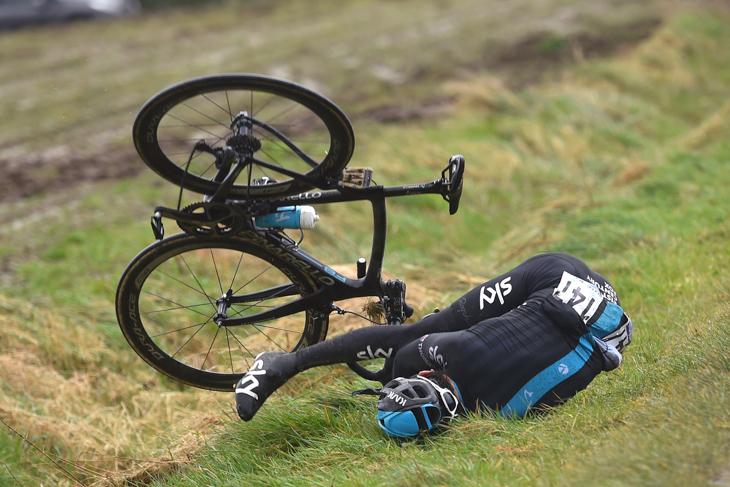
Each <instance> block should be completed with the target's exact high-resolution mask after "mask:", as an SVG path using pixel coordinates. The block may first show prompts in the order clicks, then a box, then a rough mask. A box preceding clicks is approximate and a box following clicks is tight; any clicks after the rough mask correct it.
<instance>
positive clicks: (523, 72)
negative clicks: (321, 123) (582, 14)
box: [0, 19, 661, 203]
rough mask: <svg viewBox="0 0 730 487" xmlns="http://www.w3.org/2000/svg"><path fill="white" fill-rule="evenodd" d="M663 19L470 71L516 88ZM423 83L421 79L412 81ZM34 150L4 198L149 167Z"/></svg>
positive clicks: (631, 40)
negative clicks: (498, 78)
mask: <svg viewBox="0 0 730 487" xmlns="http://www.w3.org/2000/svg"><path fill="white" fill-rule="evenodd" d="M660 25H661V21H660V20H659V19H655V20H650V21H644V22H642V23H640V24H635V25H630V26H625V27H624V28H623V29H622V31H623V32H612V33H611V37H610V38H605V37H600V36H591V35H585V34H583V35H579V36H576V37H575V38H573V39H570V40H568V41H564V42H563V43H562V44H560V45H556V46H553V47H551V49H550V50H549V51H547V52H546V50H545V49H544V45H545V42H546V38H544V37H540V36H533V37H529V38H525V39H523V40H522V41H521V42H519V43H517V44H515V45H513V46H509V47H507V48H503V49H501V50H499V51H498V52H497V54H495V55H494V56H493V57H491V58H488V59H483V60H480V61H479V62H477V63H475V64H474V65H472V66H465V67H464V68H465V69H466V70H468V71H474V72H477V71H483V70H489V72H490V73H496V74H499V75H500V76H502V77H504V78H505V79H506V80H507V84H508V85H509V86H511V87H513V88H517V89H518V88H522V87H525V86H527V85H530V84H532V83H534V82H536V81H537V80H539V79H540V78H541V77H543V76H544V75H545V73H551V74H552V75H556V74H557V73H559V70H560V68H561V67H565V66H568V65H571V64H574V63H576V62H580V61H583V60H585V59H595V58H598V57H603V56H608V55H612V54H615V53H616V52H617V51H620V50H622V49H627V48H630V47H631V46H633V45H635V44H636V43H638V42H640V41H641V40H643V39H645V38H647V37H649V36H650V35H651V34H652V33H653V32H654V31H655V30H656V29H657V28H658V27H659V26H660ZM411 82H412V83H418V80H411ZM446 105H448V100H433V101H432V103H431V104H430V105H429V106H427V107H422V108H421V109H418V110H409V109H405V108H404V107H401V106H397V105H390V106H382V107H379V108H377V109H375V110H371V111H369V112H367V113H361V114H350V116H351V118H353V120H357V119H363V118H368V119H375V120H381V121H383V122H401V121H406V120H412V119H416V118H420V117H424V116H433V115H434V113H438V111H440V110H441V109H442V108H443V107H444V106H446ZM56 152H57V153H54V152H53V151H46V152H44V153H31V154H28V155H23V156H19V157H13V158H12V159H10V160H0V171H1V172H2V173H3V174H4V176H5V177H3V178H0V203H9V202H13V201H18V200H20V199H23V198H26V197H28V196H32V195H34V194H40V193H48V192H54V191H59V190H67V189H68V188H70V187H73V186H74V185H76V184H77V183H79V182H82V181H87V182H88V181H98V180H103V179H113V178H123V177H131V176H134V175H135V174H138V173H139V172H141V171H143V170H146V168H145V166H144V164H143V163H142V161H141V160H140V158H139V157H138V155H137V153H136V151H135V150H134V147H133V146H132V144H131V143H130V144H129V145H126V146H117V147H110V146H108V145H106V146H105V145H102V146H100V147H99V149H98V150H97V152H96V153H95V154H94V155H91V156H87V155H84V156H82V155H80V154H76V153H74V152H73V151H68V150H61V151H56Z"/></svg>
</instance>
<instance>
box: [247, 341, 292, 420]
mask: <svg viewBox="0 0 730 487" xmlns="http://www.w3.org/2000/svg"><path fill="white" fill-rule="evenodd" d="M285 357H286V358H285ZM287 358H290V359H291V360H287ZM293 362H294V360H293V356H289V354H287V353H285V352H261V353H260V354H258V355H257V356H256V359H255V360H254V363H253V365H252V366H251V369H249V371H248V372H247V373H246V375H244V376H243V377H241V380H239V381H238V384H236V406H237V408H236V409H237V411H238V415H239V416H240V417H241V419H242V420H244V421H250V420H251V418H253V417H254V415H255V414H256V412H257V411H258V410H259V408H260V407H261V405H262V404H263V403H264V401H266V399H267V398H268V397H269V396H270V395H271V394H273V392H274V391H275V390H277V389H278V388H279V387H281V386H282V385H284V383H285V382H286V381H287V380H289V379H290V378H291V377H292V376H293V375H294V367H293ZM287 365H289V367H287ZM287 369H289V370H287Z"/></svg>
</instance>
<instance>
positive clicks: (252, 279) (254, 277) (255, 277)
mask: <svg viewBox="0 0 730 487" xmlns="http://www.w3.org/2000/svg"><path fill="white" fill-rule="evenodd" d="M241 257H243V254H241ZM272 267H273V266H272V265H270V264H269V267H267V268H266V269H264V270H262V271H261V272H259V273H258V274H256V275H255V276H253V277H252V278H251V279H249V280H248V281H247V282H246V283H244V284H243V285H242V286H240V287H239V288H238V289H236V291H235V292H234V293H233V294H234V295H235V294H238V292H239V291H240V290H241V289H243V288H245V287H246V286H248V285H249V284H251V283H252V282H254V281H255V280H256V279H258V278H259V277H261V276H262V275H263V274H264V272H267V271H268V270H269V269H271V268H272Z"/></svg>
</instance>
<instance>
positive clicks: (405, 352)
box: [293, 253, 632, 416]
mask: <svg viewBox="0 0 730 487" xmlns="http://www.w3.org/2000/svg"><path fill="white" fill-rule="evenodd" d="M631 326H632V325H631V322H630V320H629V319H628V317H627V316H626V315H625V314H624V313H623V310H622V309H621V308H620V301H619V299H618V295H617V294H616V291H615V290H614V288H613V286H612V285H611V284H610V283H609V282H608V280H607V279H606V278H605V277H603V276H601V275H600V274H598V273H597V272H595V271H593V270H592V269H590V268H589V267H588V266H587V265H586V264H585V263H584V262H582V261H581V260H580V259H578V258H576V257H574V256H571V255H567V254H559V253H546V254H540V255H537V256H535V257H532V258H530V259H528V260H526V261H525V262H523V263H522V264H520V265H518V266H517V267H515V268H514V269H512V270H510V271H509V272H506V273H505V274H502V275H501V276H499V277H496V278H494V279H491V280H489V281H487V282H485V283H484V284H482V285H481V286H478V287H476V288H475V289H473V290H471V291H469V292H468V293H466V294H465V295H464V296H462V297H461V298H460V299H458V300H457V301H456V302H454V303H453V304H452V305H451V306H449V307H448V308H446V309H444V310H443V311H440V312H437V313H433V314H431V315H428V316H426V317H424V318H423V319H421V320H420V321H419V322H418V323H415V324H413V325H405V326H396V327H390V326H375V327H368V328H362V329H358V330H354V331H351V332H349V333H346V334H344V335H341V336H339V337H335V338H333V339H330V340H326V341H324V342H322V343H318V344H315V345H312V346H310V347H307V348H304V349H301V350H298V351H297V352H295V354H294V361H293V362H294V364H295V368H296V370H297V371H302V370H305V369H308V368H311V367H314V366H319V365H329V364H335V363H347V362H354V361H358V360H367V359H372V358H383V357H384V358H389V359H390V360H389V363H390V364H391V365H392V374H391V376H390V377H389V378H388V379H391V378H393V377H409V376H412V375H415V374H416V373H418V372H419V371H421V370H428V369H434V370H443V371H445V372H446V374H447V375H448V376H449V377H450V378H451V379H452V380H454V382H456V383H457V384H458V387H459V390H460V392H461V394H462V399H463V404H464V405H465V407H466V408H467V409H469V410H477V409H479V408H483V407H488V408H491V409H493V410H495V411H499V412H501V413H503V414H508V415H518V416H521V415H523V414H525V413H526V412H527V411H529V410H530V409H532V408H535V407H540V406H552V405H554V404H557V403H558V402H560V401H562V400H565V399H567V398H569V397H571V396H573V395H575V394H576V393H577V392H578V391H580V390H582V389H584V388H585V387H586V386H587V385H588V384H589V383H590V382H591V381H592V380H593V378H595V377H596V376H597V375H598V374H599V373H600V372H601V371H603V370H610V369H611V368H613V367H615V366H617V365H618V363H617V362H616V361H615V360H614V361H612V360H613V359H612V358H611V357H614V358H615V357H616V356H618V357H619V360H620V354H618V355H616V354H614V355H611V354H608V355H607V350H608V349H609V348H610V349H612V350H613V352H616V349H615V348H613V347H612V346H611V345H606V344H605V343H603V342H602V341H600V340H597V339H600V338H603V337H606V336H607V335H610V334H611V333H614V332H616V330H618V329H619V328H621V327H623V329H626V328H628V332H627V333H624V334H623V335H621V336H619V337H618V338H617V339H616V340H619V341H616V343H617V344H619V345H620V346H619V348H622V346H624V345H625V344H628V341H630V334H631V331H632V328H631ZM617 336H618V335H617ZM621 340H623V341H621ZM609 351H610V350H609ZM616 353H617V352H616ZM294 373H295V372H294Z"/></svg>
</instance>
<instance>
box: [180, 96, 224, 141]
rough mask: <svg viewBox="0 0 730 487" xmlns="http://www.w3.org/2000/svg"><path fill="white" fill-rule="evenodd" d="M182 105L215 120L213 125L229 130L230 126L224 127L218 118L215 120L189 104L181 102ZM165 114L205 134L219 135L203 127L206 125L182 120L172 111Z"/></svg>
mask: <svg viewBox="0 0 730 487" xmlns="http://www.w3.org/2000/svg"><path fill="white" fill-rule="evenodd" d="M183 105H184V106H186V107H188V108H189V109H191V110H193V111H196V112H198V113H200V114H201V115H203V116H204V117H207V118H209V119H210V120H211V121H213V122H215V125H214V126H216V127H225V128H226V130H228V131H230V130H231V129H230V127H226V125H225V124H223V123H221V122H219V121H218V120H216V119H214V118H212V117H210V116H208V115H206V114H205V113H202V112H200V111H199V110H196V109H195V108H193V107H191V106H189V105H185V104H184V103H183ZM167 116H168V117H170V118H172V119H174V120H177V121H178V122H180V123H183V124H185V125H187V126H188V127H194V128H196V129H198V130H201V131H203V132H205V133H206V134H210V135H211V136H213V137H220V136H219V135H218V134H216V133H215V132H211V131H210V130H208V129H206V128H204V127H206V125H203V124H197V123H191V122H188V121H187V120H184V119H182V118H180V117H178V116H175V115H173V114H172V113H168V114H167Z"/></svg>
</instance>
